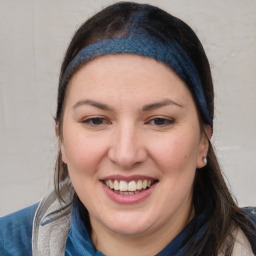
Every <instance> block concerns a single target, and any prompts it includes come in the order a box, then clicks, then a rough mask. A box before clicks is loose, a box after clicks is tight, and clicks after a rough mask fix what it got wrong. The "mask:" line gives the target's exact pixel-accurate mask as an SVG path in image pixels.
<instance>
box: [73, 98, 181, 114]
mask: <svg viewBox="0 0 256 256" xmlns="http://www.w3.org/2000/svg"><path fill="white" fill-rule="evenodd" d="M82 105H90V106H93V107H96V108H99V109H102V110H107V111H112V110H113V109H112V108H111V107H109V106H108V105H106V104H104V103H100V102H97V101H94V100H90V99H85V100H80V101H78V102H77V103H76V104H75V105H74V106H73V107H72V108H73V109H75V108H77V107H80V106H82ZM168 105H176V106H178V107H180V108H183V106H182V105H180V104H178V103H177V102H174V101H172V100H170V99H166V100H163V101H159V102H155V103H151V104H148V105H145V106H143V107H142V111H143V112H147V111H150V110H154V109H157V108H161V107H164V106H168Z"/></svg>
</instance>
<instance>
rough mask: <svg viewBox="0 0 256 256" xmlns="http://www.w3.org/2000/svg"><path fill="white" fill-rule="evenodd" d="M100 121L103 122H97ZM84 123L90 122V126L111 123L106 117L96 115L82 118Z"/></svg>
mask: <svg viewBox="0 0 256 256" xmlns="http://www.w3.org/2000/svg"><path fill="white" fill-rule="evenodd" d="M95 121H96V123H95ZM98 121H101V122H100V123H97V122H98ZM82 123H84V124H88V125H89V126H94V127H97V126H101V125H105V124H109V121H108V120H107V119H106V118H104V117H100V116H95V117H90V118H87V119H84V120H82Z"/></svg>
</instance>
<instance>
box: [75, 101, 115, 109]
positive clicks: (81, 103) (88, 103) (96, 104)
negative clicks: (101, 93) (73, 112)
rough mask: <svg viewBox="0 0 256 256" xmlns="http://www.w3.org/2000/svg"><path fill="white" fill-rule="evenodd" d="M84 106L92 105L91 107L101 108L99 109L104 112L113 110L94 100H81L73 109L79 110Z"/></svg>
mask: <svg viewBox="0 0 256 256" xmlns="http://www.w3.org/2000/svg"><path fill="white" fill-rule="evenodd" d="M82 105H90V106H93V107H96V108H99V109H102V110H108V111H111V110H112V108H110V107H109V106H107V105H106V104H103V103H100V102H97V101H94V100H89V99H86V100H80V101H78V102H77V103H76V104H75V105H74V106H73V109H75V108H77V107H80V106H82Z"/></svg>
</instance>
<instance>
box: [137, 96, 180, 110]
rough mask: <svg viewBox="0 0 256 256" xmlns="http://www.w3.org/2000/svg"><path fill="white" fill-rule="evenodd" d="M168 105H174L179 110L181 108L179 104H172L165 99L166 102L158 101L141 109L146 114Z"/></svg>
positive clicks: (172, 102)
mask: <svg viewBox="0 0 256 256" xmlns="http://www.w3.org/2000/svg"><path fill="white" fill-rule="evenodd" d="M168 105H176V106H178V107H180V108H183V106H182V105H181V104H178V103H177V102H174V101H172V100H170V99H166V100H163V101H160V102H155V103H152V104H148V105H145V106H144V107H143V108H142V111H145V112H146V111H150V110H154V109H157V108H161V107H164V106H168Z"/></svg>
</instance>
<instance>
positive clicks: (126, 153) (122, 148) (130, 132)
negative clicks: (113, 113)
mask: <svg viewBox="0 0 256 256" xmlns="http://www.w3.org/2000/svg"><path fill="white" fill-rule="evenodd" d="M108 157H109V159H110V160H111V161H112V162H114V163H115V164H117V165H118V166H119V167H120V168H122V169H126V170H130V169H132V168H133V167H134V166H137V165H138V164H140V163H142V162H144V161H145V160H146V158H147V150H146V148H145V145H144V143H143V139H142V137H141V136H140V134H139V132H138V131H137V130H136V128H135V127H133V126H132V125H126V126H125V125H123V126H120V127H117V128H116V130H115V132H114V135H113V140H112V142H111V147H110V149H109V152H108Z"/></svg>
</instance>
